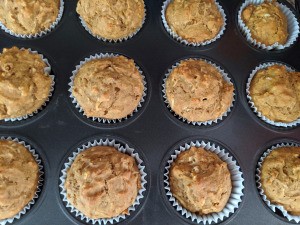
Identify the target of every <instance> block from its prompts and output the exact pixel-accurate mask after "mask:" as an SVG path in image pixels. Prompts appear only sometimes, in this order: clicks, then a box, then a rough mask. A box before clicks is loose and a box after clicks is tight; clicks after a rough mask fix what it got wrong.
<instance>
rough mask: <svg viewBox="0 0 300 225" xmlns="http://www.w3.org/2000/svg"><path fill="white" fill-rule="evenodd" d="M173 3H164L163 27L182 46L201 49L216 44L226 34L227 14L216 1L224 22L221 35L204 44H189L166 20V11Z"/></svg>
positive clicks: (168, 1)
mask: <svg viewBox="0 0 300 225" xmlns="http://www.w3.org/2000/svg"><path fill="white" fill-rule="evenodd" d="M171 1H172V0H166V1H165V2H164V3H163V5H162V10H161V19H162V22H163V25H164V27H165V29H166V31H167V32H168V33H169V34H170V35H171V37H172V38H173V39H175V40H176V41H178V42H180V43H182V44H185V45H188V46H194V47H199V46H205V45H209V44H210V43H212V42H215V41H216V40H217V39H219V38H221V36H222V35H223V34H224V32H225V28H226V14H225V12H224V10H223V8H222V6H221V5H220V4H219V3H218V2H217V1H216V0H214V2H215V4H216V5H217V7H218V10H219V12H220V13H221V15H222V18H223V21H224V23H223V26H222V27H221V29H220V31H219V33H218V34H217V35H216V37H214V38H213V39H211V40H207V41H203V42H189V41H187V40H185V39H184V38H182V37H181V36H179V35H178V34H176V32H175V31H173V30H172V29H171V27H170V26H169V25H168V22H167V19H166V10H167V7H168V5H169V4H170V3H171Z"/></svg>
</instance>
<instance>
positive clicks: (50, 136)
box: [0, 0, 300, 225]
mask: <svg viewBox="0 0 300 225" xmlns="http://www.w3.org/2000/svg"><path fill="white" fill-rule="evenodd" d="M280 2H282V3H284V4H286V5H287V6H288V7H290V8H291V9H292V7H291V5H290V4H288V3H287V2H286V1H280ZM219 3H220V4H221V5H222V7H223V9H224V11H225V13H226V15H227V26H226V30H225V33H224V35H223V36H222V37H221V38H220V39H218V40H217V41H216V42H214V43H212V44H210V45H207V46H203V47H189V46H185V45H183V44H180V43H179V42H177V41H175V40H174V39H173V38H172V37H171V36H170V35H169V34H168V33H167V31H166V30H165V28H164V26H163V24H162V21H161V7H162V4H163V1H162V0H145V4H146V9H147V16H146V21H145V24H144V25H143V27H142V29H141V30H140V31H139V32H138V33H137V34H136V35H135V36H134V37H132V38H130V39H129V40H127V41H123V42H119V43H109V42H103V41H100V40H98V39H96V38H94V37H93V36H91V35H90V34H89V33H88V32H87V31H86V30H85V29H84V28H83V27H82V25H81V23H80V19H79V17H78V15H77V13H76V4H77V1H73V0H65V9H64V14H63V17H62V20H61V21H60V23H59V24H58V26H57V27H56V28H55V29H54V30H53V31H52V32H50V33H49V34H47V35H45V36H43V37H40V38H36V39H28V40H27V39H21V38H16V37H13V36H10V35H9V34H7V33H5V32H3V31H2V30H1V31H0V47H1V50H2V49H3V48H5V47H6V48H7V47H11V46H14V45H16V46H18V47H25V48H31V49H32V50H36V51H38V52H39V53H41V54H43V55H44V56H45V57H46V58H47V59H48V60H49V63H50V64H51V67H52V72H53V74H54V75H55V87H54V92H53V96H52V97H51V99H50V101H49V103H48V104H47V106H46V107H45V109H43V110H42V111H41V112H39V113H38V114H37V115H34V116H32V117H30V118H28V119H26V120H22V121H15V122H4V121H1V122H0V135H1V136H11V137H17V138H19V139H20V140H24V141H25V142H26V143H28V144H30V145H32V146H34V148H35V149H36V151H37V153H38V154H39V156H40V158H41V159H42V161H43V165H44V172H45V174H44V179H45V180H44V184H43V187H42V192H41V193H40V196H39V198H38V200H37V202H36V203H35V204H34V205H33V206H32V207H31V209H30V210H29V211H28V212H27V213H26V214H25V215H23V216H21V218H20V219H18V220H14V222H13V224H16V225H17V224H18V225H41V224H45V225H47V224H48V225H50V224H51V225H69V224H86V223H85V222H84V221H81V220H80V218H79V217H76V216H75V215H74V214H72V213H70V211H69V210H68V209H67V208H66V207H65V205H64V203H63V201H62V196H61V195H60V188H59V184H60V180H59V177H60V175H61V170H62V168H63V164H64V163H65V162H66V160H67V158H68V157H69V156H70V155H71V154H72V153H73V152H74V151H76V149H77V147H78V146H80V145H81V144H82V143H85V142H86V141H90V140H94V139H100V138H110V139H116V140H118V141H119V142H122V143H129V144H130V146H131V147H133V148H135V150H136V151H137V152H138V153H139V154H140V156H141V158H142V159H143V161H144V164H145V166H146V169H145V170H146V172H147V177H146V180H147V185H146V189H147V190H146V192H145V193H144V196H145V197H144V198H143V199H142V200H141V204H140V205H139V206H137V208H136V210H135V211H134V212H133V213H131V215H130V216H129V217H127V219H125V220H121V221H120V222H119V223H118V224H120V225H121V224H133V225H141V224H145V225H148V224H149V225H154V224H157V225H174V224H196V223H195V222H192V221H191V220H189V219H186V218H185V217H183V216H181V215H180V214H179V213H178V212H177V211H176V210H175V209H174V208H173V206H172V205H171V204H170V202H168V200H167V198H166V196H165V190H164V184H163V174H164V167H165V166H166V160H168V158H169V157H170V155H171V154H172V152H173V151H174V149H176V148H177V147H178V146H179V145H180V144H182V143H185V142H188V141H191V140H208V141H210V142H212V143H217V144H218V145H220V146H223V147H224V148H225V149H227V150H228V152H229V153H230V154H231V155H232V156H233V157H234V158H235V159H236V161H237V163H238V165H239V166H240V167H241V170H242V173H243V178H244V186H245V188H244V190H243V192H244V196H243V198H242V202H241V203H240V205H239V208H238V209H237V210H236V212H235V213H234V214H232V215H231V216H230V217H229V218H227V219H225V220H224V221H223V222H221V223H220V224H234V225H236V224H240V225H242V224H243V225H254V224H255V225H260V224H261V225H266V224H276V225H287V224H293V222H289V221H288V220H287V219H286V218H284V217H282V216H281V215H280V213H274V212H272V211H271V210H270V209H269V208H268V207H267V205H266V204H265V203H264V201H263V200H262V199H261V197H260V195H259V193H258V190H257V186H256V180H255V170H256V167H257V161H258V160H259V158H260V156H261V155H262V154H263V152H264V151H265V150H266V149H267V148H268V147H270V146H272V145H274V144H275V143H281V142H286V141H291V142H295V143H300V127H299V126H298V127H293V128H278V127H274V126H271V125H268V124H266V123H264V122H263V121H262V120H261V119H259V118H258V117H257V116H256V115H255V114H254V112H253V111H252V110H251V108H250V106H249V105H248V103H247V98H246V92H245V89H246V82H247V79H248V77H249V74H250V72H251V71H252V70H253V69H254V68H255V67H256V66H257V65H259V64H260V63H262V62H265V61H276V62H282V63H286V64H288V65H290V66H292V67H293V68H295V69H296V70H297V71H300V63H299V62H300V43H299V38H298V39H297V42H296V43H294V44H293V45H292V46H291V47H289V48H287V49H284V50H280V51H265V50H260V49H257V48H255V47H253V46H251V45H250V44H249V43H248V42H247V41H246V39H245V38H244V37H243V36H242V34H241V32H240V31H239V29H238V26H237V12H238V9H239V7H240V5H241V4H242V1H238V0H231V1H226V0H219ZM292 11H293V12H294V13H295V14H296V16H297V18H298V21H299V14H298V13H296V12H295V10H293V9H292ZM107 52H108V53H117V54H122V55H125V56H127V57H129V58H132V59H134V60H135V62H136V64H137V65H139V67H140V68H141V69H142V71H143V72H144V75H145V77H146V81H147V88H148V89H147V95H146V98H145V102H144V103H143V106H142V108H141V109H139V111H138V112H137V113H135V114H134V116H132V117H131V118H129V119H128V120H126V121H122V122H120V123H116V124H102V123H98V122H95V121H91V120H89V119H87V118H86V117H84V116H83V115H82V114H81V113H79V112H78V110H77V109H76V108H75V106H74V104H73V103H72V100H71V98H70V97H69V95H70V93H69V91H68V89H69V86H68V83H69V82H70V77H71V75H72V71H73V70H74V69H75V66H76V65H78V64H79V62H80V61H81V60H83V59H84V58H86V57H89V56H90V55H94V54H96V53H107ZM189 57H191V58H193V57H201V58H206V59H208V60H211V61H213V62H215V63H216V64H218V65H220V66H221V67H222V68H223V69H224V70H226V72H228V73H229V76H230V77H231V78H232V80H233V83H234V85H235V91H236V95H235V103H234V106H233V108H232V111H231V112H230V113H229V115H228V116H227V117H226V118H224V119H223V120H222V121H220V122H218V123H216V124H213V125H210V126H194V125H190V124H187V123H184V122H182V121H181V120H179V119H178V118H176V117H174V115H173V114H172V113H171V112H170V111H169V110H168V108H167V107H166V105H165V103H164V100H163V96H162V82H163V78H164V76H165V73H166V72H167V70H168V68H170V67H171V66H172V65H173V64H174V63H175V62H177V61H179V60H181V59H185V58H189ZM200 224H202V223H200Z"/></svg>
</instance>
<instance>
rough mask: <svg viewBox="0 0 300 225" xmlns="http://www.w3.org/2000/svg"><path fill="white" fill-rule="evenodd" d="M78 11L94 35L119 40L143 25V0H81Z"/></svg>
mask: <svg viewBox="0 0 300 225" xmlns="http://www.w3.org/2000/svg"><path fill="white" fill-rule="evenodd" d="M76 11H77V13H78V14H79V15H80V17H81V18H82V19H83V20H84V22H85V23H86V25H87V27H88V28H89V30H91V32H92V33H93V34H94V35H98V36H100V37H102V38H106V39H112V40H118V39H122V38H125V37H128V36H130V35H131V34H133V33H135V32H136V31H137V30H138V29H140V28H141V27H142V24H143V21H144V17H145V8H144V1H143V0H122V1H120V0H79V1H78V3H77V8H76Z"/></svg>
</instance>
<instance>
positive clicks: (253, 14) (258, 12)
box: [242, 1, 289, 46]
mask: <svg viewBox="0 0 300 225" xmlns="http://www.w3.org/2000/svg"><path fill="white" fill-rule="evenodd" d="M242 20H243V22H244V23H245V25H246V26H247V27H248V29H249V30H250V32H251V36H252V38H253V39H255V40H256V41H258V42H260V43H262V44H265V45H267V46H270V45H273V44H275V43H279V44H282V45H284V44H285V43H286V42H287V39H288V35H289V34H288V22H287V18H286V16H285V15H284V14H283V12H282V11H281V9H280V8H279V6H278V4H277V2H276V1H264V2H263V3H262V4H259V5H254V4H249V5H248V6H246V7H245V8H244V10H243V11H242Z"/></svg>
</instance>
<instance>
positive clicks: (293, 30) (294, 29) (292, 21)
mask: <svg viewBox="0 0 300 225" xmlns="http://www.w3.org/2000/svg"><path fill="white" fill-rule="evenodd" d="M267 1H268V0H267ZM270 1H271V0H270ZM263 2H264V0H246V1H245V2H244V3H243V4H242V6H241V8H240V9H239V12H238V26H239V28H240V30H241V32H242V34H243V35H244V36H245V38H246V40H247V41H248V42H249V43H250V44H252V45H253V46H255V47H257V48H260V49H265V50H272V49H276V50H280V49H284V48H288V47H290V46H291V45H292V44H294V43H295V42H296V40H297V38H298V36H299V23H298V21H297V18H296V16H295V15H294V13H293V12H292V11H291V10H290V9H289V8H288V7H287V6H285V5H284V4H282V3H277V4H278V6H279V8H280V9H281V11H282V13H283V14H284V15H285V16H286V18H287V23H288V33H289V35H288V39H287V42H286V43H285V44H284V45H282V44H279V43H277V42H276V43H275V44H273V45H265V44H263V43H261V42H259V41H256V40H255V39H254V38H252V36H251V31H250V30H249V28H248V27H247V26H246V24H245V23H244V21H243V19H242V12H243V10H244V9H245V8H246V7H247V6H248V5H250V4H253V5H260V4H262V3H263Z"/></svg>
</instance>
